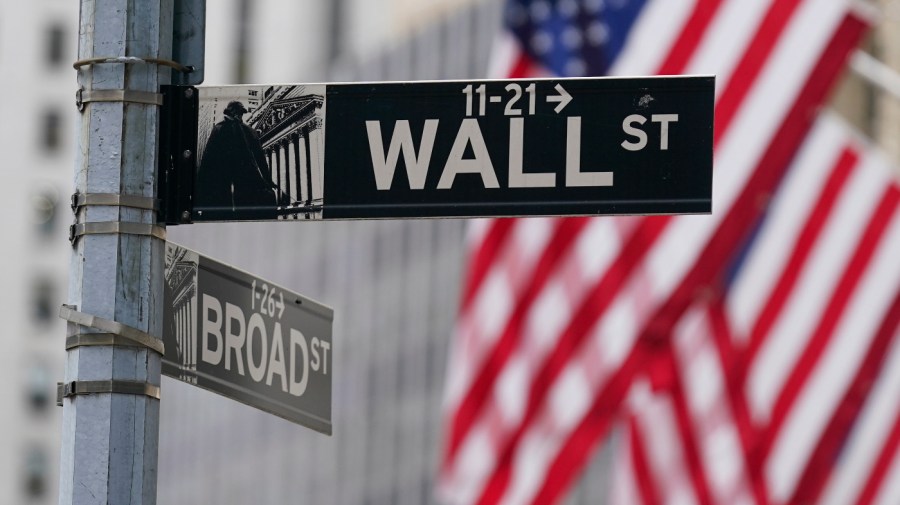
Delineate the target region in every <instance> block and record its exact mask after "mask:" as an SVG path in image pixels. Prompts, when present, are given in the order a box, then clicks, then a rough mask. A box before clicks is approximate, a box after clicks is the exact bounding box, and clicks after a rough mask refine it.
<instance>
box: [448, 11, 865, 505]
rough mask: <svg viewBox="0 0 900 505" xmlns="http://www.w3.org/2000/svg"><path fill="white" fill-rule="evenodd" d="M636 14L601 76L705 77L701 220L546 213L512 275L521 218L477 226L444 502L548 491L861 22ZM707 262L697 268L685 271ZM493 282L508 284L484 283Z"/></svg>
mask: <svg viewBox="0 0 900 505" xmlns="http://www.w3.org/2000/svg"><path fill="white" fill-rule="evenodd" d="M737 4H743V5H737ZM749 4H752V5H749ZM646 9H647V10H646V12H644V13H643V14H642V16H641V18H640V20H639V21H638V25H637V27H636V28H635V32H634V34H635V36H634V37H632V39H630V40H629V43H628V47H627V49H626V50H625V52H624V54H623V56H622V57H621V58H620V60H619V61H618V62H617V65H616V67H615V69H616V70H617V71H623V72H629V73H632V72H633V73H644V74H646V73H669V74H674V73H714V74H716V75H717V88H718V92H717V96H718V99H717V103H716V134H715V149H716V154H715V158H716V171H715V177H714V180H715V191H714V204H713V208H714V210H713V214H712V216H679V217H654V218H626V219H624V220H623V219H595V220H590V221H587V220H568V219H566V220H548V221H547V222H548V223H550V224H549V227H550V228H551V229H552V230H553V231H551V232H550V234H549V237H551V238H549V239H547V240H546V245H547V246H548V247H547V248H545V249H544V250H543V251H540V252H534V254H533V255H531V256H529V258H530V261H527V262H525V264H524V266H519V267H514V266H510V265H507V264H506V263H505V262H504V258H506V257H509V256H510V255H512V256H516V255H518V254H521V251H519V248H520V247H521V244H520V242H521V241H522V240H526V241H527V239H516V240H509V239H510V237H520V234H519V233H516V232H515V230H518V229H519V228H520V227H522V226H528V225H527V224H520V223H522V222H521V221H516V222H514V223H509V222H507V221H506V220H494V221H487V222H484V223H482V224H480V225H479V226H480V228H479V232H478V235H477V236H478V237H479V238H480V239H476V240H473V241H472V243H471V251H472V252H471V253H470V258H472V260H471V261H472V265H471V266H470V272H471V274H470V278H469V279H468V282H469V284H468V285H467V287H466V290H465V295H464V299H463V302H462V308H461V312H460V328H459V329H458V336H457V341H458V342H460V343H461V345H459V344H457V347H455V350H454V351H453V358H452V359H451V365H450V367H449V378H448V384H449V385H448V395H447V402H446V406H445V408H446V411H447V413H448V419H449V423H448V430H447V447H448V449H447V453H446V456H445V460H444V462H443V465H442V471H441V476H440V477H441V489H442V496H443V497H444V499H445V501H446V502H448V503H479V502H481V503H496V502H499V501H504V502H505V503H529V502H542V503H543V502H546V501H545V500H547V501H552V500H555V499H556V498H558V497H559V496H560V493H561V492H562V491H564V490H565V489H566V487H567V485H568V484H569V483H570V482H571V479H572V477H573V475H575V474H576V473H577V472H576V470H578V469H580V467H581V465H583V463H584V461H585V459H586V458H587V456H588V455H589V454H590V453H591V450H592V448H593V447H594V446H595V445H596V442H597V440H598V439H599V437H600V436H602V434H604V433H605V432H606V430H607V428H608V426H609V423H610V422H611V416H612V414H613V413H614V411H615V409H616V408H617V406H618V404H619V403H620V402H621V401H622V399H623V398H624V396H625V393H626V392H627V389H628V386H629V385H630V379H631V375H632V374H634V373H635V372H636V371H637V370H638V369H639V367H640V362H641V352H640V346H635V342H638V340H639V338H640V337H641V335H646V334H652V333H656V332H657V329H658V328H657V327H658V326H661V327H662V329H663V330H664V331H663V332H664V333H667V332H670V331H671V324H673V322H672V321H668V319H672V317H670V316H671V314H674V315H675V316H677V315H679V314H678V313H677V310H676V311H675V312H673V309H672V308H671V307H670V305H672V304H673V303H674V306H675V307H676V308H678V307H680V306H679V305H678V304H682V305H683V302H682V300H681V298H683V297H684V296H689V297H690V296H693V293H695V292H696V290H697V289H698V288H699V287H700V286H701V284H702V283H704V282H708V281H709V280H711V278H712V276H713V275H715V273H716V272H718V271H721V269H722V268H724V266H725V265H724V262H725V260H726V259H727V257H728V256H729V253H730V252H731V251H732V250H733V249H734V248H736V247H737V245H738V243H739V240H740V238H741V237H743V236H744V234H746V232H747V230H748V228H749V226H750V225H751V223H752V221H750V220H748V219H746V218H747V217H748V216H749V217H752V216H753V215H754V213H756V212H758V202H757V200H756V198H757V197H758V195H757V192H758V191H760V190H763V191H766V190H771V189H772V188H773V187H774V186H775V184H776V183H777V181H778V179H779V177H780V173H781V171H782V170H783V168H784V167H785V166H786V165H787V163H788V161H789V159H790V156H791V154H792V153H793V150H794V148H795V147H796V145H797V144H799V142H800V141H801V140H802V138H803V135H804V133H805V131H806V129H807V127H808V124H809V122H810V117H811V115H812V111H813V109H814V108H815V107H816V106H818V104H819V103H820V102H821V100H822V99H823V98H824V96H825V92H826V90H827V89H828V86H829V85H830V84H831V83H832V82H833V80H834V78H835V76H836V74H837V71H838V70H839V68H840V66H841V63H842V61H843V57H844V56H845V55H846V53H847V51H849V49H850V48H851V47H853V46H854V45H855V44H856V42H857V40H858V37H859V35H860V34H861V32H862V31H863V29H864V23H862V22H860V20H859V19H857V18H855V17H853V16H850V15H848V13H847V9H848V8H847V2H842V1H835V0H802V1H801V0H788V1H777V2H740V1H730V2H724V1H714V0H698V1H696V2H688V1H662V2H654V3H653V4H652V5H650V6H648V7H647V8H646ZM660 20H667V21H668V24H667V25H666V26H668V27H669V29H662V28H660V24H661V22H660ZM676 22H677V23H680V25H676ZM735 23H736V24H735ZM662 24H666V23H662ZM669 25H676V26H677V27H678V28H676V29H672V28H671V26H669ZM748 25H749V26H748ZM641 34H645V35H643V36H642V35H641ZM647 34H652V35H653V36H652V37H651V38H650V39H646V38H641V39H638V38H637V37H645V36H646V35H647ZM823 54H825V55H824V56H823ZM649 65H654V67H649ZM517 68H521V65H518V67H517ZM751 177H752V178H751ZM528 221H530V220H526V221H525V222H526V223H527V222H528ZM623 222H624V224H623ZM540 226H542V227H545V226H548V225H545V224H542V225H540ZM579 229H580V230H581V231H584V230H588V231H594V233H598V234H600V235H598V236H599V237H600V238H599V239H598V238H592V237H593V235H591V234H587V235H585V236H584V237H582V236H580V234H581V231H579ZM722 229H727V230H728V232H727V233H725V234H722V233H718V231H719V230H722ZM566 230H568V231H566ZM572 230H574V233H575V234H576V235H577V236H574V235H570V234H569V233H570V232H572ZM527 234H528V233H527V232H525V231H523V232H522V235H527ZM541 236H542V237H545V238H546V237H548V235H547V234H546V232H544V234H543V235H541ZM723 236H724V238H723ZM558 237H563V239H562V242H561V241H560V239H559V238H558ZM581 244H587V245H581ZM579 247H581V248H582V249H585V248H586V249H587V250H588V251H589V252H591V254H587V255H585V254H584V253H581V254H579V252H578V251H579ZM594 247H596V248H597V250H596V253H595V252H593V249H592V248H594ZM569 260H571V261H569ZM707 263H710V264H711V265H712V267H713V268H712V269H710V270H711V271H709V272H708V271H705V270H703V268H700V267H703V266H704V265H705V264H707ZM698 265H700V267H698ZM698 268H699V270H698ZM511 276H512V277H516V279H512V278H511ZM504 280H509V285H508V286H497V285H495V284H496V283H503V282H504ZM523 286H526V291H524V292H523V291H518V290H519V288H521V287H523ZM528 290H536V292H534V293H531V292H529V291H528ZM486 293H487V294H486ZM497 293H500V295H499V296H498V295H497ZM673 294H674V296H673ZM486 300H490V301H492V303H497V305H492V304H486V305H485V304H482V303H480V301H486ZM498 300H499V301H498ZM542 307H544V308H543V309H542ZM681 310H683V307H682V308H681ZM670 313H671V314H670ZM660 314H661V315H663V316H666V317H658V316H660ZM545 317H546V318H548V319H547V320H546V321H545V320H544V318H545ZM547 321H550V322H549V323H548V322H547ZM483 328H489V329H490V331H487V332H485V333H482V329H483Z"/></svg>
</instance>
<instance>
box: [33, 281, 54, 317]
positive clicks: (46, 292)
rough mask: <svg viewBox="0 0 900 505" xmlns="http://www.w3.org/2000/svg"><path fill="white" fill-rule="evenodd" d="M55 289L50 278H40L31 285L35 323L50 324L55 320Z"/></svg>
mask: <svg viewBox="0 0 900 505" xmlns="http://www.w3.org/2000/svg"><path fill="white" fill-rule="evenodd" d="M54 291H55V290H54V289H53V283H52V282H51V281H50V280H49V279H45V278H39V279H36V280H35V281H34V283H33V284H32V286H31V316H32V319H33V320H34V322H35V323H38V324H49V323H50V322H51V321H53V320H55V316H56V314H55V313H54V309H55V305H56V304H55V302H54V298H55V292H54Z"/></svg>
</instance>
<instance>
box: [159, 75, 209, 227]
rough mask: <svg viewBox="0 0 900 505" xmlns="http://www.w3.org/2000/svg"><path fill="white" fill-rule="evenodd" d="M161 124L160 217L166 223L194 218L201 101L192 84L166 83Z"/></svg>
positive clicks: (185, 221)
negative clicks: (198, 122)
mask: <svg viewBox="0 0 900 505" xmlns="http://www.w3.org/2000/svg"><path fill="white" fill-rule="evenodd" d="M162 94H163V106H162V110H161V114H160V126H159V129H160V131H159V157H158V158H159V166H158V171H159V175H158V177H157V180H158V181H159V193H158V197H159V200H160V202H161V207H160V212H159V220H160V221H161V222H164V223H165V224H167V225H175V224H189V223H191V222H192V221H193V219H192V217H193V202H192V200H191V198H192V194H193V192H194V171H195V167H196V166H197V159H198V158H197V156H198V155H197V128H198V126H197V121H198V111H199V104H200V102H199V100H198V93H197V89H196V88H194V87H191V86H163V87H162Z"/></svg>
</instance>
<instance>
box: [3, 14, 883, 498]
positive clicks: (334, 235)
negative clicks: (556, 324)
mask: <svg viewBox="0 0 900 505" xmlns="http://www.w3.org/2000/svg"><path fill="white" fill-rule="evenodd" d="M879 2H880V4H881V5H882V7H883V10H884V17H883V19H882V21H881V23H880V25H879V27H878V29H877V30H876V32H875V33H873V35H872V36H871V38H870V41H869V43H868V45H867V47H866V50H867V51H868V52H869V53H870V54H872V55H873V56H875V57H876V58H877V59H879V60H881V61H882V62H885V63H887V64H888V65H890V66H892V67H893V68H900V29H898V28H900V26H898V24H900V2H896V1H894V0H879ZM501 3H502V2H500V1H494V0H480V1H473V0H427V1H426V0H416V1H413V0H381V1H375V2H373V1H371V0H340V1H338V0H331V1H317V0H302V1H297V0H215V1H214V2H213V1H210V2H209V4H210V5H209V8H208V11H209V12H208V15H207V60H206V76H207V78H206V83H207V84H212V85H215V84H227V83H277V82H282V83H283V82H325V81H371V80H412V79H449V78H457V79H466V78H480V77H484V76H485V74H486V71H487V65H488V58H489V54H488V53H489V48H490V45H491V41H492V40H493V37H494V35H495V33H496V31H497V30H498V28H499V26H500V22H501V15H502V13H501ZM77 10H78V7H77V3H76V2H62V1H57V0H40V1H37V2H31V3H25V2H6V3H4V4H3V5H2V6H0V75H3V76H4V78H3V80H2V81H0V82H2V88H0V90H2V91H3V96H4V97H5V98H6V101H5V102H4V112H5V117H6V120H4V121H0V131H2V134H0V143H2V148H3V152H4V153H5V157H4V160H5V163H4V165H5V166H4V168H3V170H0V180H2V187H4V188H9V190H8V191H7V192H6V195H5V197H4V198H3V199H2V200H0V205H2V206H3V210H4V213H3V215H5V216H8V220H7V224H6V226H7V232H8V235H7V237H8V239H7V240H6V241H5V242H6V243H5V248H4V253H3V258H4V262H3V263H2V266H0V268H2V270H3V273H2V275H3V278H4V279H5V280H6V289H4V290H0V300H2V304H0V314H2V316H3V318H4V319H5V322H6V325H5V328H6V329H7V334H6V335H5V341H6V346H5V347H4V349H3V351H2V352H0V376H2V378H3V379H4V383H5V384H6V387H4V388H2V389H0V400H2V404H3V405H4V408H3V409H2V411H0V447H2V448H4V451H2V455H0V505H4V504H31V503H34V504H44V503H47V504H49V503H55V502H56V500H57V497H56V489H57V478H58V477H57V467H58V457H59V453H58V445H59V436H60V434H59V422H60V417H61V416H60V414H61V411H60V410H59V409H57V408H56V407H54V400H55V382H56V381H57V380H59V379H60V378H61V377H62V374H63V366H64V358H65V353H64V346H63V335H64V325H63V324H62V323H61V322H60V321H59V320H58V319H57V317H56V314H57V310H58V306H59V304H60V303H62V302H64V301H65V298H66V285H67V276H68V259H69V252H70V251H69V245H68V242H67V233H66V227H67V225H68V224H69V223H70V222H71V214H70V213H69V209H68V197H69V194H70V193H71V181H72V167H73V159H74V156H73V155H74V152H73V149H74V141H75V138H74V136H75V134H76V131H75V126H76V122H77V111H76V110H75V106H74V91H75V87H76V81H75V73H74V71H73V70H72V67H71V62H72V61H73V60H74V59H75V54H76V43H77V27H78V23H77V16H78V12H77ZM835 107H837V108H839V110H841V112H842V113H843V114H844V115H845V116H847V117H849V118H851V119H853V120H854V121H855V122H856V124H857V125H858V126H859V127H860V128H861V129H862V130H863V131H864V132H866V133H867V134H869V135H871V136H873V137H874V138H876V139H878V140H879V141H880V142H881V144H882V145H883V146H884V147H885V149H886V150H887V151H888V152H889V153H891V154H892V155H893V156H894V157H895V159H900V100H898V99H897V97H896V96H892V95H891V94H890V93H888V92H886V91H884V90H882V89H880V88H879V87H877V86H872V85H871V84H870V83H869V82H868V81H867V80H865V79H862V78H860V77H858V76H856V75H854V74H852V73H849V74H848V77H847V79H846V82H845V83H844V85H843V86H842V89H841V90H840V92H839V93H838V94H837V96H836V99H835ZM464 228H465V223H464V222H463V221H460V220H435V221H369V222H340V223H338V222H330V223H321V222H303V223H260V224H247V223H242V224H206V225H192V226H180V227H171V228H170V229H169V238H170V239H171V240H172V241H174V242H177V243H179V244H182V245H185V246H189V247H191V248H193V249H195V250H197V251H200V252H202V253H204V254H206V255H208V256H211V257H213V258H216V259H219V260H222V261H225V262H227V263H231V264H233V265H236V266H238V267H240V268H242V269H244V270H247V271H250V272H253V273H254V274H257V275H259V276H261V277H265V278H268V279H270V280H272V281H274V282H276V283H278V284H281V285H283V286H285V287H287V288H290V289H292V290H295V291H298V292H300V293H303V294H304V295H307V296H309V297H312V298H315V299H317V300H319V301H321V302H323V303H325V304H328V305H330V306H332V307H333V308H334V309H335V327H334V362H333V368H334V379H333V380H334V382H333V395H334V398H333V399H334V405H333V417H334V436H333V437H330V438H329V437H324V436H322V435H319V434H316V433H313V432H312V431H310V430H307V429H305V428H302V427H299V426H295V425H292V424H290V423H287V422H286V421H283V420H281V419H278V418H275V417H273V416H270V415H268V414H265V413H262V412H259V411H256V410H254V409H252V408H249V407H246V406H243V405H241V404H238V403H235V402H233V401H231V400H228V399H224V398H221V397H218V396H216V395H214V394H212V393H208V392H206V391H202V390H199V389H196V388H193V387H191V386H188V385H185V384H181V383H178V382H176V381H173V380H168V379H164V382H163V391H162V402H163V403H162V406H161V412H162V413H161V416H162V418H161V425H162V426H161V434H160V456H159V461H160V463H159V490H158V496H159V498H158V501H159V503H167V504H179V503H217V504H226V505H227V504H244V503H262V504H268V503H317V504H319V503H321V504H330V503H334V504H363V503H366V504H423V503H432V502H434V496H433V494H432V489H433V479H434V474H435V467H436V465H437V461H438V457H439V452H440V447H441V429H442V425H443V421H442V419H441V409H440V403H441V396H442V393H443V378H444V373H445V370H444V367H445V356H446V350H447V346H448V345H449V343H450V336H451V328H452V324H453V318H454V316H455V313H456V308H457V300H458V294H459V289H460V286H461V282H462V279H463V277H464V270H463V269H464V265H463V248H464V242H465V233H464V231H465V230H464ZM607 461H608V460H607V458H606V454H605V453H601V454H600V456H599V457H597V458H595V461H594V463H593V464H592V466H591V468H589V469H588V470H587V471H586V472H585V475H584V477H583V478H582V479H581V481H580V483H579V485H578V487H577V489H576V490H574V491H573V492H572V494H571V496H570V497H569V499H568V503H570V504H580V503H585V504H587V503H602V496H603V495H604V494H605V487H606V482H605V480H604V476H605V475H606V474H607V472H606V466H607V465H608V463H607Z"/></svg>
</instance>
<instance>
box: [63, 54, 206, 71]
mask: <svg viewBox="0 0 900 505" xmlns="http://www.w3.org/2000/svg"><path fill="white" fill-rule="evenodd" d="M101 63H125V64H131V63H144V64H147V65H162V66H164V67H171V68H174V69H175V70H178V71H179V72H184V73H185V74H189V73H191V72H193V71H194V67H191V66H188V65H182V64H181V63H178V62H177V61H172V60H166V59H163V58H138V57H137V56H98V57H95V58H85V59H83V60H78V61H76V62H75V63H73V64H72V67H74V68H75V70H78V69H79V68H81V67H83V66H86V65H97V64H101Z"/></svg>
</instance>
